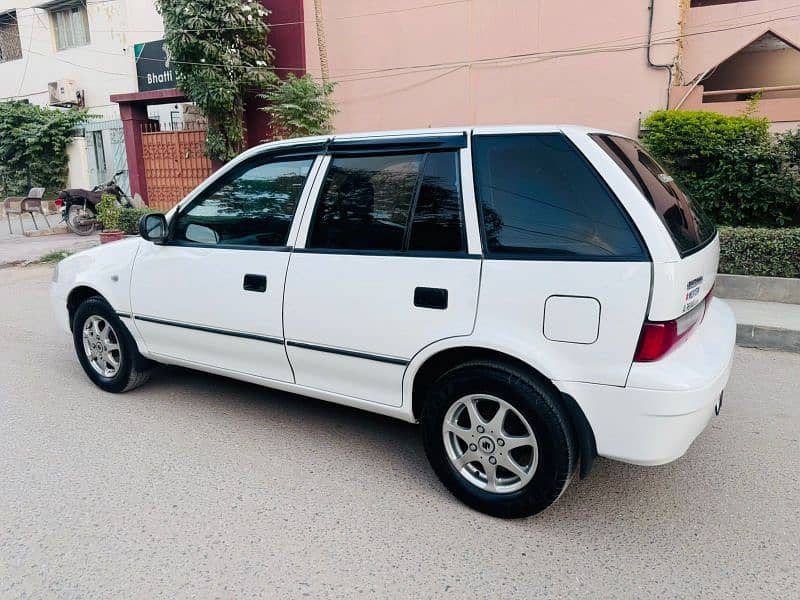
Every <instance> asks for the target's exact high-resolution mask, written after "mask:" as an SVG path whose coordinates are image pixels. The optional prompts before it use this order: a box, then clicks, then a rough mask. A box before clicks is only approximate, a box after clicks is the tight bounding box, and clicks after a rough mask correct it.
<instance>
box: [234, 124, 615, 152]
mask: <svg viewBox="0 0 800 600" xmlns="http://www.w3.org/2000/svg"><path fill="white" fill-rule="evenodd" d="M554 132H562V133H566V134H570V135H588V134H590V133H602V134H608V135H616V136H620V137H628V136H626V135H624V134H621V133H615V132H613V131H607V130H604V129H602V128H598V127H589V126H586V125H573V124H552V125H548V124H542V125H480V126H463V127H426V128H424V129H397V130H387V131H365V132H353V133H336V134H333V135H317V136H307V137H298V138H290V139H285V140H279V141H275V142H267V143H265V144H260V145H258V146H254V147H253V148H250V149H249V150H247V151H246V152H244V153H243V154H242V155H240V156H242V157H249V156H253V155H255V154H260V153H261V152H264V151H270V150H278V149H280V148H291V147H293V146H297V145H306V144H308V145H313V144H325V143H327V142H330V141H334V140H337V141H344V140H350V141H356V140H379V139H385V140H386V141H387V142H389V141H393V140H397V141H400V140H408V139H413V138H415V137H420V136H426V137H431V136H437V135H453V134H459V133H463V134H474V135H499V134H506V135H508V134H515V133H554Z"/></svg>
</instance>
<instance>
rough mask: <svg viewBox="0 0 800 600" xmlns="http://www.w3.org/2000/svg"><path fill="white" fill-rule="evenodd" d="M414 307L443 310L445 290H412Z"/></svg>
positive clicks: (445, 296) (421, 288)
mask: <svg viewBox="0 0 800 600" xmlns="http://www.w3.org/2000/svg"><path fill="white" fill-rule="evenodd" d="M414 306H418V307H420V308H437V309H439V310H445V309H446V308H447V290H445V289H443V288H429V287H418V288H416V289H415V290H414Z"/></svg>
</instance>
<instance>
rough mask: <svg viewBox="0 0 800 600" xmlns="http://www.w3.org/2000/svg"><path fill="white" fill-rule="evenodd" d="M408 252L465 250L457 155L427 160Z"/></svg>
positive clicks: (435, 155) (440, 154)
mask: <svg viewBox="0 0 800 600" xmlns="http://www.w3.org/2000/svg"><path fill="white" fill-rule="evenodd" d="M408 249H409V250H431V251H440V252H445V251H461V250H464V218H463V216H462V214H461V185H460V178H459V172H458V154H456V153H455V152H437V153H433V154H429V155H427V156H426V157H425V166H424V168H423V177H422V185H421V186H420V189H419V197H418V198H417V204H416V207H415V209H414V220H413V221H412V223H411V233H410V238H409V243H408Z"/></svg>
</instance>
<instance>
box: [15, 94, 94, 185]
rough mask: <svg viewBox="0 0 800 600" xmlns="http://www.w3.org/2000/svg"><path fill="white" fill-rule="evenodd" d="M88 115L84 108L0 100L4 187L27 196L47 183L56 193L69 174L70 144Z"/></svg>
mask: <svg viewBox="0 0 800 600" xmlns="http://www.w3.org/2000/svg"><path fill="white" fill-rule="evenodd" d="M86 118H87V114H86V111H83V110H75V109H70V110H61V109H51V108H44V107H41V106H36V105H34V104H30V103H28V101H27V100H26V101H17V100H14V101H11V102H0V188H2V189H1V190H0V191H1V192H2V194H3V195H9V196H11V195H15V196H24V195H26V194H27V193H28V190H29V189H30V188H32V187H39V186H41V187H44V188H45V190H46V192H47V195H46V197H53V196H52V195H53V194H54V193H55V192H58V191H59V189H60V188H61V187H63V185H64V182H65V181H66V178H67V164H68V158H67V146H68V145H69V143H70V141H71V140H72V136H73V135H74V129H75V127H76V126H78V125H79V124H80V123H82V122H83V121H85V120H86Z"/></svg>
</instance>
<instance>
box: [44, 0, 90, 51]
mask: <svg viewBox="0 0 800 600" xmlns="http://www.w3.org/2000/svg"><path fill="white" fill-rule="evenodd" d="M50 19H51V22H52V23H53V31H54V32H55V36H56V50H66V49H67V48H76V47H78V46H86V45H88V44H89V42H90V40H89V19H88V18H87V16H86V7H85V6H84V5H83V4H66V5H65V4H59V5H58V6H57V7H56V8H51V9H50Z"/></svg>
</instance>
